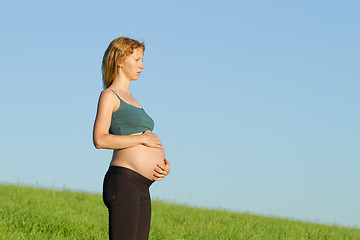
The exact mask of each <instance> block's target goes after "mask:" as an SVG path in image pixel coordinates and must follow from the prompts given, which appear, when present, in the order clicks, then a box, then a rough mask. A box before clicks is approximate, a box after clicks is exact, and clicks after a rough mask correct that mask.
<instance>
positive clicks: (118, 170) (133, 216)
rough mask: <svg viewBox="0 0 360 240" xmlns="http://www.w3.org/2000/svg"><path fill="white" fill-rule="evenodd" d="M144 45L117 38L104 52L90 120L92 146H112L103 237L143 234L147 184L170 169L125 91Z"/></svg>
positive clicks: (142, 115)
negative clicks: (101, 86)
mask: <svg viewBox="0 0 360 240" xmlns="http://www.w3.org/2000/svg"><path fill="white" fill-rule="evenodd" d="M144 50H145V45H144V44H143V43H140V42H138V41H136V40H133V39H129V38H126V37H120V38H117V39H115V40H113V41H112V42H111V43H110V45H109V47H108V48H107V50H106V51H105V54H104V58H103V62H102V75H103V82H104V88H105V89H104V90H103V91H102V92H101V95H100V98H99V104H98V109H97V115H96V120H95V124H94V132H93V140H94V145H95V147H96V148H105V149H113V156H112V159H111V162H110V167H109V170H108V171H107V173H106V175H105V178H104V185H103V200H104V203H105V205H106V206H107V208H108V210H109V239H112V240H114V239H125V240H132V239H134V240H135V239H148V237H149V230H150V218H151V199H150V194H149V187H150V185H151V184H152V183H153V182H154V181H157V180H161V179H163V178H164V177H165V176H166V175H168V174H169V172H170V164H169V162H168V161H167V160H166V159H165V154H164V150H163V147H162V144H161V141H160V140H159V138H158V137H157V135H156V134H153V133H152V130H153V128H154V122H153V120H152V119H151V118H150V116H149V115H148V114H147V113H146V112H145V110H144V109H143V108H142V107H141V105H140V104H139V103H138V102H137V101H136V100H135V98H134V97H133V96H132V95H131V94H130V91H129V90H130V82H131V81H134V80H136V79H138V77H139V76H140V73H141V71H142V69H143V68H144V65H143V56H144Z"/></svg>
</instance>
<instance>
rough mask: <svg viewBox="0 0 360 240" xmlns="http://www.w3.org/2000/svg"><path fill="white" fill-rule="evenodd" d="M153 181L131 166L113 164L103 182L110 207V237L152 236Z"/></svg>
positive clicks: (135, 239)
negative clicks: (150, 232) (130, 167)
mask: <svg viewBox="0 0 360 240" xmlns="http://www.w3.org/2000/svg"><path fill="white" fill-rule="evenodd" d="M152 183H153V181H151V180H149V179H147V178H146V177H144V176H142V175H140V174H139V173H137V172H135V171H133V170H131V169H128V168H125V167H118V166H110V167H109V170H108V171H107V173H106V175H105V178H104V185H103V200H104V203H105V205H106V206H107V208H108V210H109V239H111V240H118V239H124V240H147V239H148V238H149V230H150V219H151V199H150V193H149V187H150V185H151V184H152Z"/></svg>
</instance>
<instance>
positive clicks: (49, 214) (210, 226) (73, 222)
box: [0, 185, 360, 240]
mask: <svg viewBox="0 0 360 240" xmlns="http://www.w3.org/2000/svg"><path fill="white" fill-rule="evenodd" d="M152 204H153V205H152V207H153V210H152V222H151V232H150V238H149V239H153V240H162V239H171V240H172V239H174V240H180V239H183V240H191V239H194V240H200V239H204V240H211V239H223V240H225V239H229V240H230V239H264V240H271V239H279V240H282V239H296V240H297V239H341V240H343V239H344V240H345V239H352V240H358V239H360V229H356V228H344V227H339V226H329V225H321V224H313V223H304V222H299V221H292V220H287V219H279V218H271V217H262V216H256V215H251V214H241V213H231V212H226V211H218V210H206V209H199V208H193V207H187V206H181V205H174V204H169V203H163V202H159V201H153V203H152ZM0 217H1V221H0V239H6V240H8V239H107V217H108V216H107V209H106V207H105V206H104V204H103V202H102V197H101V195H100V194H89V193H81V192H71V191H56V190H48V189H39V188H31V187H23V186H14V185H0Z"/></svg>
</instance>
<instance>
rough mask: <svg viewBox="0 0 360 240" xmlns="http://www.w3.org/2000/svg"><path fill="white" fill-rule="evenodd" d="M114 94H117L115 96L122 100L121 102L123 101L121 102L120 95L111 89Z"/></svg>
mask: <svg viewBox="0 0 360 240" xmlns="http://www.w3.org/2000/svg"><path fill="white" fill-rule="evenodd" d="M110 90H111V91H112V92H113V93H115V95H116V96H117V97H118V99H119V100H120V102H121V101H122V100H121V98H120V97H119V95H117V93H116V92H115V91H114V90H112V89H110Z"/></svg>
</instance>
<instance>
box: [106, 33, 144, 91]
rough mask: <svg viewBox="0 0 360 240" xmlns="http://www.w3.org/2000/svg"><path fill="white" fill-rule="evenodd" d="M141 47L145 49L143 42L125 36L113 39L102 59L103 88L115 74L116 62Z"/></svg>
mask: <svg viewBox="0 0 360 240" xmlns="http://www.w3.org/2000/svg"><path fill="white" fill-rule="evenodd" d="M137 48H141V49H142V50H143V51H145V44H144V43H142V42H138V41H136V40H134V39H130V38H127V37H119V38H116V39H114V40H113V41H112V42H111V43H110V44H109V46H108V48H107V49H106V51H105V53H104V57H103V61H102V67H101V70H102V78H103V84H104V88H108V87H109V86H110V85H111V83H112V82H113V81H114V78H115V76H116V74H117V64H118V63H122V62H124V61H125V58H127V57H128V56H130V55H131V54H133V53H134V50H135V49H137Z"/></svg>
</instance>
